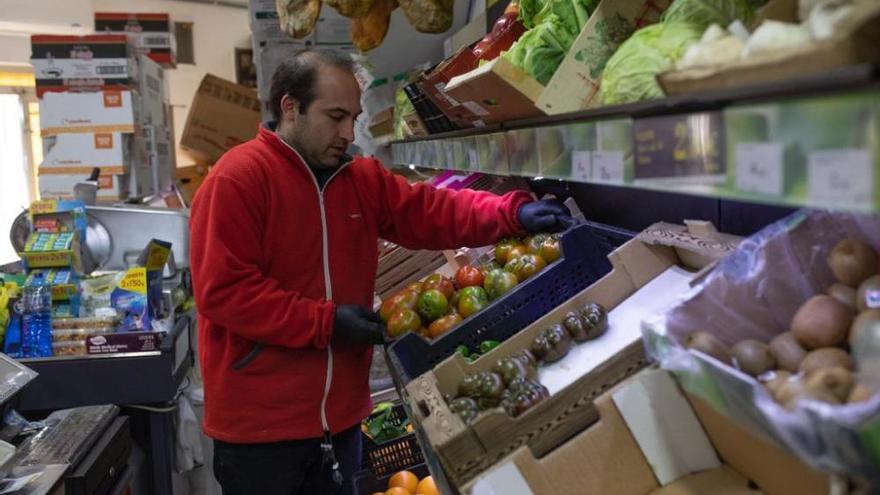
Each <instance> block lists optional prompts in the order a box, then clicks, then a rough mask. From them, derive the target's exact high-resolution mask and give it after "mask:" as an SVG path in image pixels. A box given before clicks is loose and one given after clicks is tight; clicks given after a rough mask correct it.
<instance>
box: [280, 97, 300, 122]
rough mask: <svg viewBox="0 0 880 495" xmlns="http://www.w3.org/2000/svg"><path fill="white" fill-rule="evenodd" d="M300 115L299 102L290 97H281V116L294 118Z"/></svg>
mask: <svg viewBox="0 0 880 495" xmlns="http://www.w3.org/2000/svg"><path fill="white" fill-rule="evenodd" d="M298 113H299V102H298V101H297V100H296V99H295V98H291V97H290V95H284V96H282V97H281V114H282V115H283V116H291V117H293V118H296V117H294V116H295V115H296V114H298Z"/></svg>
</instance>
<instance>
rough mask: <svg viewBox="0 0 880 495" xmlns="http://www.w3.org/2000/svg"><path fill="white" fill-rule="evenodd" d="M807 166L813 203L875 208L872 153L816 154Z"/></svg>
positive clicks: (841, 150)
mask: <svg viewBox="0 0 880 495" xmlns="http://www.w3.org/2000/svg"><path fill="white" fill-rule="evenodd" d="M807 167H808V168H807V177H808V182H809V195H810V196H809V197H810V201H812V202H813V203H816V204H817V205H822V206H829V207H832V208H844V207H849V208H858V209H863V210H870V209H871V208H872V205H873V197H874V174H873V170H872V168H871V154H870V153H869V152H868V151H866V150H856V149H839V150H822V151H813V152H811V153H810V154H809V156H808V161H807Z"/></svg>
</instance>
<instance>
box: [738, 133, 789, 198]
mask: <svg viewBox="0 0 880 495" xmlns="http://www.w3.org/2000/svg"><path fill="white" fill-rule="evenodd" d="M783 152H784V148H783V146H782V143H737V144H736V188H737V189H739V190H741V191H748V192H754V193H761V194H770V195H773V196H782V192H783V181H784V180H785V172H784V168H783Z"/></svg>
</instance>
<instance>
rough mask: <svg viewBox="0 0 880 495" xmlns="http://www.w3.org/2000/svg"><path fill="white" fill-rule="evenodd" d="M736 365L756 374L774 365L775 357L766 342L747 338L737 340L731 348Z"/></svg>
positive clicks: (751, 373) (746, 371) (753, 374)
mask: <svg viewBox="0 0 880 495" xmlns="http://www.w3.org/2000/svg"><path fill="white" fill-rule="evenodd" d="M731 352H732V353H733V360H734V362H735V363H736V366H737V367H738V368H739V369H741V370H742V371H744V372H745V373H748V374H749V375H752V376H758V375H760V374H761V373H764V372H765V371H770V370H772V369H773V368H775V367H776V358H774V357H773V354H772V353H771V352H770V348H769V347H767V344H765V343H763V342H761V341H758V340H752V339H747V340H743V341H741V342H737V344H736V345H735V346H733V348H732V349H731Z"/></svg>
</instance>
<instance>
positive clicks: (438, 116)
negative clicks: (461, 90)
mask: <svg viewBox="0 0 880 495" xmlns="http://www.w3.org/2000/svg"><path fill="white" fill-rule="evenodd" d="M403 91H404V93H406V96H407V98H409V101H410V103H412V105H413V108H415V109H416V113H417V114H418V115H419V118H421V119H422V123H423V124H424V125H425V129H426V130H427V131H428V134H438V133H441V132H449V131H454V130H456V129H458V127H456V126H455V124H453V123H452V122H451V121H450V120H449V119H448V118H447V117H446V115H445V114H443V112H441V111H440V109H439V108H437V105H435V104H434V102H433V101H431V100H430V99H429V98H428V97H427V96H425V94H424V93H423V92H422V90H421V88H419V86H418V84H416V83H410V84H407V85H406V86H404V88H403Z"/></svg>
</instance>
